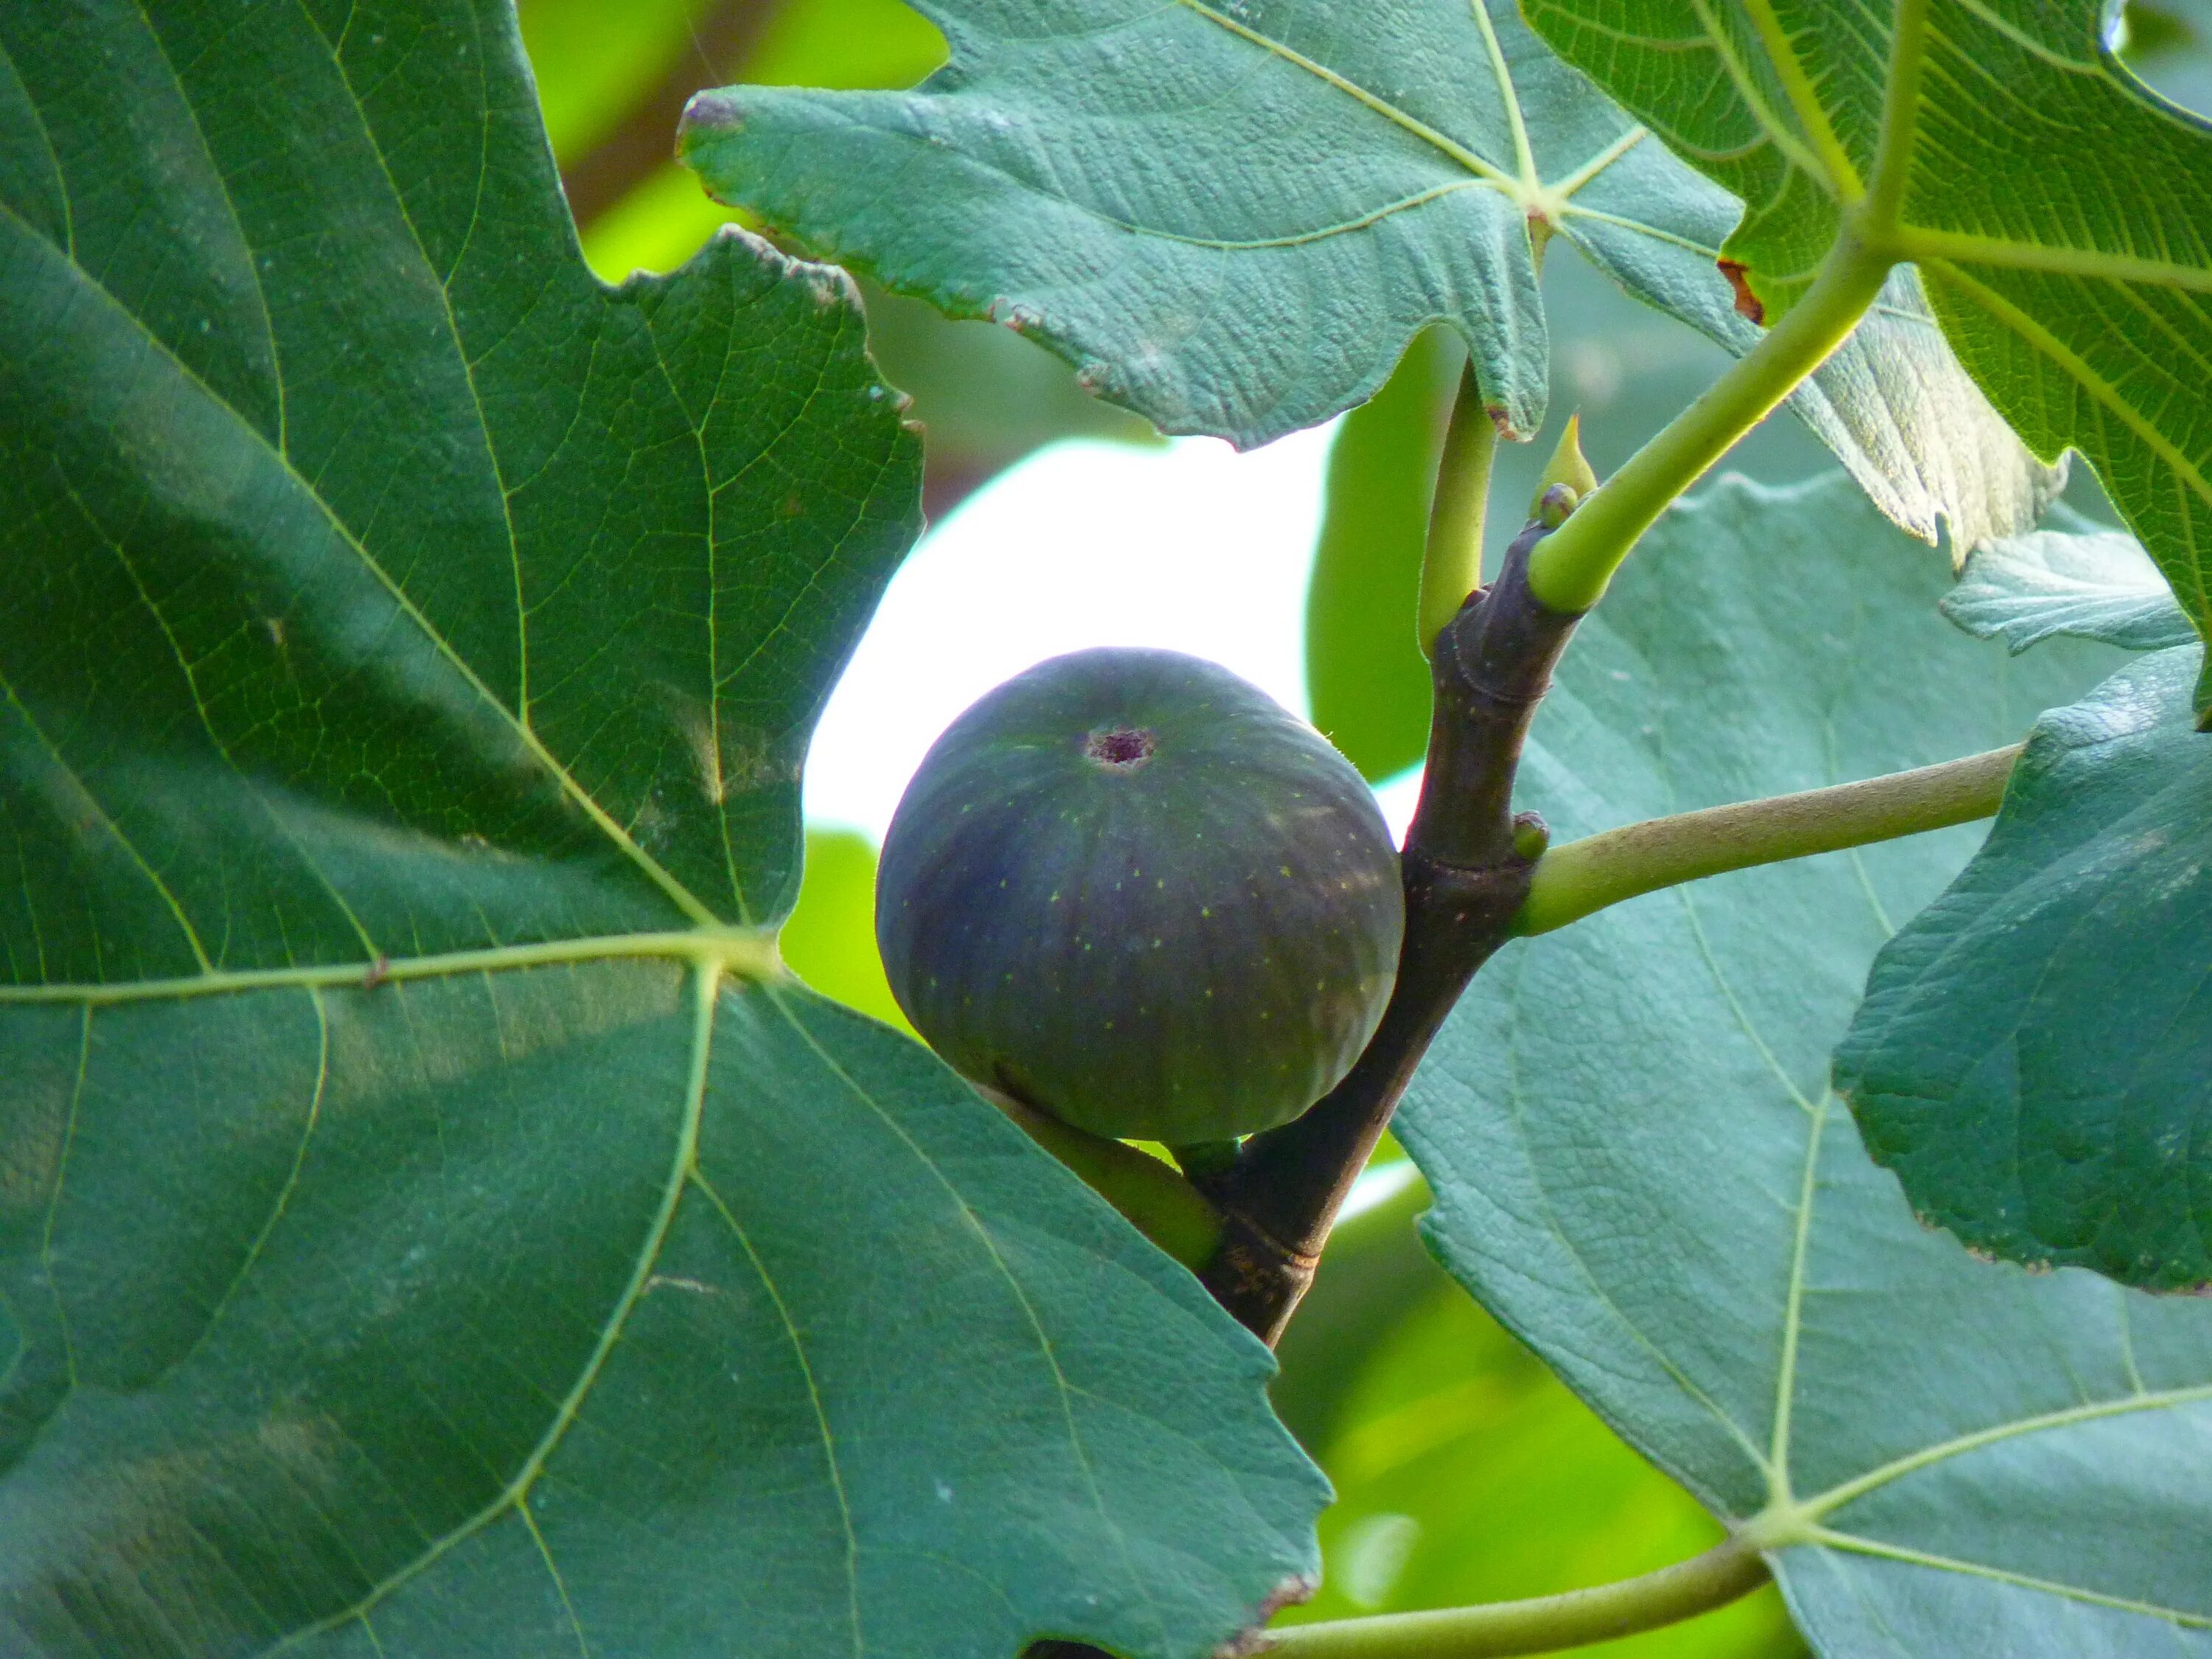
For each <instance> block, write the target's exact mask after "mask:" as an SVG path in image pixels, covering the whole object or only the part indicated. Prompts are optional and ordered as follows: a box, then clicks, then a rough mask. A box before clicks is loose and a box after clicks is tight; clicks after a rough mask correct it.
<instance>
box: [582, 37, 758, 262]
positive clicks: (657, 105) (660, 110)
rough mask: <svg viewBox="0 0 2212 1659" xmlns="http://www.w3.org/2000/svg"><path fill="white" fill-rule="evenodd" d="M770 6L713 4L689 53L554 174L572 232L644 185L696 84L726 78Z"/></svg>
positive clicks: (666, 153)
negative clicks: (572, 218) (617, 123)
mask: <svg viewBox="0 0 2212 1659" xmlns="http://www.w3.org/2000/svg"><path fill="white" fill-rule="evenodd" d="M774 11H775V0H718V3H716V4H715V5H714V7H713V8H712V9H710V10H709V11H708V13H707V15H705V16H704V17H702V18H701V19H700V20H699V22H698V25H697V26H696V27H695V28H694V29H693V30H692V32H691V48H690V50H689V51H687V52H684V53H683V54H682V55H680V56H679V57H678V58H677V60H676V62H675V63H674V64H671V65H670V66H669V70H668V73H667V74H666V75H665V76H662V77H661V80H660V83H659V85H658V86H656V87H654V88H653V89H652V90H651V91H650V92H648V93H647V94H645V96H644V97H643V98H641V100H639V101H638V102H637V103H636V104H635V106H632V107H631V109H630V112H629V114H628V115H625V116H624V117H623V121H622V125H620V126H618V127H617V128H616V129H615V130H614V131H612V132H611V133H609V134H608V135H607V136H606V137H605V138H603V139H601V140H600V141H599V143H597V144H594V145H593V146H592V148H591V149H588V150H586V152H585V153H584V154H583V155H580V156H578V157H577V158H576V160H575V161H574V162H572V163H571V164H570V165H568V167H563V168H562V169H561V188H562V190H563V191H567V192H568V211H569V212H570V213H572V214H574V216H575V219H576V224H577V227H578V228H584V227H586V226H587V225H589V224H590V223H591V222H592V220H594V219H596V218H598V217H599V216H600V215H601V214H602V213H605V211H606V210H608V209H609V208H611V207H612V206H613V205H614V204H616V203H617V202H619V201H621V200H622V198H623V197H625V196H627V195H629V193H630V191H633V190H635V188H636V187H637V186H638V185H641V184H642V183H644V182H645V180H646V179H648V178H650V177H651V176H652V175H653V173H654V172H655V171H657V170H658V169H659V167H661V166H662V165H663V164H664V163H665V162H666V161H668V160H669V159H670V158H671V156H672V155H674V154H675V153H676V123H677V119H678V117H680V116H681V115H682V114H683V113H684V105H685V104H686V103H687V102H689V101H690V97H691V94H693V93H695V92H697V91H698V90H699V89H700V88H702V87H707V86H712V85H714V84H715V83H716V82H719V81H720V80H721V79H723V78H724V77H725V76H728V75H730V74H732V73H733V72H734V71H735V70H736V68H737V64H738V59H739V58H742V57H744V52H745V49H746V48H747V47H748V46H751V45H752V43H753V41H754V40H755V39H756V38H757V36H758V35H759V33H760V32H761V29H762V27H763V25H764V24H766V23H767V21H768V20H769V16H770V15H772V14H773V13H774Z"/></svg>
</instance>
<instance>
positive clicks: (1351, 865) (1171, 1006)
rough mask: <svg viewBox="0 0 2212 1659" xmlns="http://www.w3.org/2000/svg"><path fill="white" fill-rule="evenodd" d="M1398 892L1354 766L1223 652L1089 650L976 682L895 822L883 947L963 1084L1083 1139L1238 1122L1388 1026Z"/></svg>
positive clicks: (1182, 1134)
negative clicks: (1380, 1025) (1221, 658)
mask: <svg viewBox="0 0 2212 1659" xmlns="http://www.w3.org/2000/svg"><path fill="white" fill-rule="evenodd" d="M1404 927H1405V902H1404V898H1403V896H1402V894H1401V890H1400V888H1399V884H1398V860H1397V854H1395V852H1394V851H1393V850H1392V848H1391V845H1390V832H1389V829H1388V828H1387V827H1386V826H1385V825H1384V823H1383V815H1382V814H1381V812H1379V811H1377V810H1376V805H1375V798H1374V796H1373V795H1372V794H1370V793H1369V792H1368V788H1367V786H1366V785H1365V784H1364V782H1362V781H1360V777H1359V775H1358V773H1357V772H1355V771H1354V770H1352V767H1351V766H1350V765H1349V764H1347V763H1346V761H1345V759H1344V757H1342V756H1340V755H1339V754H1338V753H1337V752H1336V750H1334V749H1333V748H1331V747H1330V746H1329V744H1328V740H1327V739H1326V738H1323V737H1322V735H1321V734H1320V733H1319V732H1316V731H1315V730H1314V729H1313V728H1312V727H1311V726H1308V725H1307V724H1306V723H1305V722H1304V721H1303V720H1298V719H1297V718H1296V717H1295V716H1293V715H1291V714H1287V713H1285V711H1284V710H1283V709H1282V708H1280V707H1279V705H1278V704H1276V703H1275V702H1273V700H1272V699H1270V698H1269V697H1268V696H1267V694H1266V693H1265V692H1262V691H1261V690H1259V689H1258V688H1257V687H1256V686H1253V685H1250V684H1247V683H1246V682H1244V681H1243V680H1241V679H1239V678H1237V676H1235V675H1234V674H1231V672H1230V671H1228V670H1227V669H1225V668H1222V667H1220V666H1219V665H1217V664H1214V663H1210V662H1206V661H1204V660H1202V659H1199V658H1196V657H1187V656H1184V655H1182V654H1181V653H1177V652H1172V651H1136V650H1099V651H1079V652H1077V653H1073V655H1070V656H1065V657H1055V658H1054V659H1052V660H1051V661H1049V662H1044V663H1040V664H1038V665H1037V666H1036V667H1035V668H1032V669H1030V670H1029V671H1027V672H1026V673H1024V674H1020V675H1018V676H1016V677H1015V678H1012V679H1011V680H1008V681H1007V682H1006V684H1004V685H1001V686H1000V687H999V688H997V690H994V691H992V692H990V693H989V694H988V695H987V696H984V697H983V698H981V700H980V701H979V702H976V703H975V705H974V706H973V707H972V708H969V709H968V711H967V712H966V713H965V714H962V715H961V716H960V718H959V719H958V720H955V721H954V722H953V723H952V725H951V727H950V728H949V729H947V731H946V732H945V735H944V736H943V737H941V738H939V739H938V740H937V743H936V745H935V746H934V747H933V748H932V749H931V750H930V751H929V754H928V756H927V758H926V759H924V760H923V762H922V763H921V770H920V771H919V772H917V773H916V774H915V778H914V781H913V783H911V784H910V785H908V788H907V792H906V795H905V797H904V799H902V800H901V801H900V802H899V808H898V812H897V814H896V817H893V819H892V820H891V827H890V836H888V837H887V839H886V841H885V843H884V854H883V863H882V866H881V868H880V871H879V872H878V883H877V889H876V939H877V941H878V944H879V945H881V946H882V949H883V957H884V969H885V970H886V971H887V972H888V974H889V975H890V983H891V990H892V992H893V994H896V996H897V998H898V1001H899V1006H900V1007H902V1008H903V1009H905V1010H906V1013H907V1018H909V1019H910V1020H912V1021H913V1022H914V1025H915V1030H918V1031H920V1032H921V1034H922V1036H924V1037H926V1038H927V1039H928V1041H929V1042H930V1044H931V1046H932V1047H933V1048H935V1049H936V1050H937V1051H938V1053H939V1054H941V1055H943V1056H944V1057H945V1060H947V1061H948V1062H950V1063H951V1065H952V1066H954V1067H955V1068H956V1069H957V1070H958V1071H960V1072H962V1073H964V1074H965V1075H967V1076H968V1077H969V1078H972V1079H975V1081H977V1082H979V1083H984V1084H988V1085H992V1086H994V1087H996V1088H999V1089H1002V1090H1004V1091H1006V1092H1007V1093H1008V1094H1011V1095H1013V1096H1015V1097H1018V1098H1019V1099H1021V1100H1024V1101H1026V1102H1028V1103H1030V1105H1033V1106H1036V1107H1038V1108H1041V1109H1043V1110H1045V1111H1048V1112H1050V1113H1051V1114H1052V1115H1054V1116H1055V1117H1058V1118H1060V1120H1061V1121H1064V1122H1067V1123H1072V1124H1073V1125H1074V1126H1075V1127H1077V1128H1079V1129H1087V1130H1089V1131H1090V1132H1091V1133H1093V1134H1099V1135H1111V1136H1119V1137H1123V1138H1144V1139H1156V1140H1164V1141H1168V1142H1170V1143H1175V1144H1181V1143H1186V1142H1194V1141H1213V1140H1224V1139H1228V1138H1229V1137H1231V1136H1233V1135H1243V1134H1251V1133H1255V1132H1257V1131H1259V1130H1261V1129H1267V1128H1271V1127H1273V1126H1275V1125H1276V1124H1279V1123H1285V1122H1288V1121H1290V1120H1291V1119H1292V1118H1294V1117H1296V1116H1297V1115H1298V1114H1299V1113H1301V1112H1303V1111H1304V1110H1305V1109H1306V1108H1307V1107H1309V1106H1310V1105H1311V1104H1313V1103H1314V1102H1315V1101H1316V1100H1318V1099H1319V1098H1320V1097H1322V1095H1323V1094H1324V1093H1326V1092H1327V1091H1328V1089H1329V1087H1330V1086H1331V1085H1333V1084H1334V1083H1335V1082H1336V1080H1337V1079H1339V1078H1340V1077H1342V1076H1343V1075H1344V1073H1346V1071H1347V1070H1349V1069H1350V1067H1351V1066H1352V1060H1354V1059H1356V1058H1357V1057H1358V1054H1359V1051H1360V1049H1361V1048H1363V1047H1364V1046H1365V1044H1366V1042H1367V1039H1368V1037H1369V1036H1371V1035H1372V1034H1373V1032H1374V1030H1375V1025H1376V1021H1378V1020H1379V1019H1381V1018H1382V1017H1383V1002H1384V1001H1385V1000H1387V999H1388V997H1389V993H1390V985H1391V981H1392V979H1393V977H1394V976H1395V974H1396V971H1397V965H1398V941H1399V936H1400V934H1401V933H1402V932H1403V930H1404Z"/></svg>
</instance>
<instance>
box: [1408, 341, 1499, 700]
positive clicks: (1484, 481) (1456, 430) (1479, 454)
mask: <svg viewBox="0 0 2212 1659" xmlns="http://www.w3.org/2000/svg"><path fill="white" fill-rule="evenodd" d="M1497 450H1498V425H1497V422H1495V420H1493V419H1492V416H1491V413H1490V410H1488V409H1486V407H1484V405H1483V401H1482V387H1481V386H1480V384H1479V383H1478V382H1477V381H1476V380H1475V376H1474V362H1473V360H1472V359H1470V360H1469V361H1468V364H1467V366H1466V367H1465V368H1462V369H1461V370H1460V376H1459V395H1458V396H1457V397H1456V398H1454V399H1453V400H1452V412H1451V424H1450V426H1449V427H1448V428H1445V431H1444V447H1443V456H1442V458H1441V459H1439V460H1438V461H1437V493H1436V499H1435V501H1433V503H1432V504H1431V507H1430V508H1429V538H1428V542H1427V544H1426V545H1425V547H1424V548H1423V550H1422V554H1421V602H1420V629H1421V654H1422V655H1423V656H1425V657H1426V656H1429V655H1431V654H1432V653H1433V652H1434V651H1435V649H1436V642H1437V635H1439V634H1441V633H1443V631H1444V627H1445V624H1447V623H1449V622H1450V621H1451V619H1452V618H1453V617H1455V616H1457V615H1458V614H1459V608H1460V606H1462V605H1465V604H1466V603H1467V596H1468V594H1470V593H1472V592H1474V590H1475V589H1476V588H1478V587H1480V586H1482V535H1483V523H1484V516H1485V512H1486V507H1487V506H1488V504H1489V498H1490V462H1491V458H1492V456H1493V455H1494V454H1495V453H1497Z"/></svg>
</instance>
